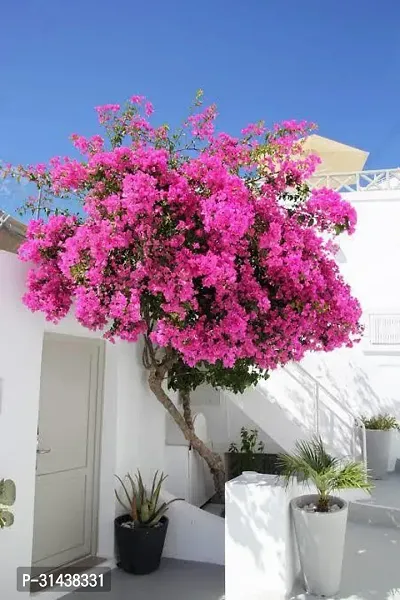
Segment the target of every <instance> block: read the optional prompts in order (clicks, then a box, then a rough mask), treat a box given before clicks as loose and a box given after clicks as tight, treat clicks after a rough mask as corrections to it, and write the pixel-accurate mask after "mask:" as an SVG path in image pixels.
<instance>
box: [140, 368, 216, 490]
mask: <svg viewBox="0 0 400 600" xmlns="http://www.w3.org/2000/svg"><path fill="white" fill-rule="evenodd" d="M167 370H168V367H167V365H166V364H165V365H163V366H158V367H154V366H153V367H151V369H150V375H149V386H150V389H151V391H152V392H153V394H154V395H155V396H156V398H157V400H158V401H159V402H161V404H162V405H163V406H164V408H165V409H166V410H167V411H168V412H169V414H170V415H171V417H172V418H173V419H174V421H175V423H176V424H177V425H178V427H179V429H180V430H181V431H182V433H183V435H184V436H185V439H186V440H188V442H189V443H190V446H191V447H192V448H194V450H196V452H197V453H198V454H199V455H200V456H201V457H202V458H203V459H204V460H205V461H206V463H207V465H208V467H209V469H210V472H211V475H212V477H213V480H214V486H215V491H216V493H217V494H218V496H219V498H220V499H221V501H222V499H223V497H224V488H225V470H224V463H223V461H222V459H221V457H220V455H219V454H218V453H216V452H213V451H212V450H210V448H209V447H208V446H207V445H206V444H205V443H204V442H203V441H202V440H201V439H200V438H199V437H197V435H196V434H195V432H194V427H193V419H192V415H191V410H190V395H189V393H188V392H183V393H181V398H182V404H183V415H182V414H181V413H180V411H179V410H178V409H177V407H176V406H175V404H174V403H173V402H172V400H171V398H170V397H169V396H168V394H166V393H165V391H164V389H163V387H162V383H163V380H164V376H165V374H166V372H167Z"/></svg>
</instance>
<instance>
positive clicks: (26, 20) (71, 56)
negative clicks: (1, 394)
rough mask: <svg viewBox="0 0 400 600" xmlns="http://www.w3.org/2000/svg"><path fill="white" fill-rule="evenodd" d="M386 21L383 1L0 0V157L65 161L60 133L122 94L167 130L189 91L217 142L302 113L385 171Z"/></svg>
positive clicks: (389, 80) (390, 140)
mask: <svg viewBox="0 0 400 600" xmlns="http://www.w3.org/2000/svg"><path fill="white" fill-rule="evenodd" d="M399 22H400V3H399V2H398V1H397V0H381V1H380V2H379V3H377V2H376V0H351V2H345V0H341V1H340V0H336V1H332V0H324V1H321V0H303V1H302V2H300V1H299V0H248V1H247V2H243V1H239V0H231V1H228V0H213V1H212V0H202V1H201V2H188V1H187V0H186V1H183V0H170V1H169V2H167V1H165V0H153V1H152V2H138V1H136V2H135V1H134V0H131V1H128V0H118V1H115V2H109V1H106V0H96V1H95V0H68V1H67V0H65V1H62V0H54V1H53V2H50V1H49V0H16V1H14V2H4V3H3V5H2V8H1V21H0V65H1V80H0V81H1V85H0V159H3V160H4V161H7V162H8V161H10V162H22V163H35V162H43V161H46V160H48V159H49V158H50V157H51V156H53V155H64V154H67V153H68V152H69V151H70V144H69V141H68V136H69V135H70V134H71V133H73V132H79V133H82V134H91V133H94V132H96V127H97V125H96V116H95V113H94V111H93V107H94V106H96V105H99V104H103V103H108V102H120V101H123V100H124V99H125V98H127V97H129V96H131V95H132V94H144V95H146V96H147V97H148V98H149V99H150V100H152V102H153V103H154V105H155V108H156V113H155V118H156V120H157V121H159V122H160V123H161V122H166V121H170V122H172V123H177V122H178V121H179V119H180V118H181V117H182V116H184V115H185V111H186V108H187V106H188V105H189V103H190V101H191V99H192V97H193V96H194V94H195V91H196V90H197V89H198V88H203V89H204V90H205V94H206V99H207V100H209V101H210V102H216V103H217V104H218V108H219V112H220V118H219V128H221V129H224V130H227V131H229V132H231V133H238V132H239V130H240V129H241V127H242V126H243V125H245V124H247V123H248V122H250V121H254V120H258V119H261V118H263V119H265V120H266V122H267V123H273V122H276V121H278V120H281V119H289V118H305V119H308V120H312V121H316V122H317V123H318V124H319V128H320V129H319V132H320V134H321V135H325V136H327V137H332V138H334V139H337V140H338V141H341V142H344V143H347V144H350V145H354V146H357V147H359V148H362V149H365V150H367V151H369V152H370V153H371V156H370V158H369V160H368V163H367V167H368V168H383V167H395V166H399V165H400V114H399V107H400V102H399V99H400V98H399V96H400V37H399V34H398V29H399ZM12 191H13V193H12V194H11V196H9V197H8V198H7V197H4V198H2V197H1V192H0V203H1V204H3V205H4V204H7V205H8V206H7V208H9V209H13V208H14V204H15V202H16V199H15V198H16V196H18V195H19V193H16V194H15V195H14V192H15V190H14V189H13V190H12Z"/></svg>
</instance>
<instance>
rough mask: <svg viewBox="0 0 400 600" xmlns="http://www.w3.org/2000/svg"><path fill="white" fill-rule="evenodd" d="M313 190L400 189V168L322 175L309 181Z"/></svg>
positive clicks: (366, 190) (359, 190) (365, 190)
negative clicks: (321, 188) (323, 188)
mask: <svg viewBox="0 0 400 600" xmlns="http://www.w3.org/2000/svg"><path fill="white" fill-rule="evenodd" d="M308 183H309V185H310V186H311V187H312V188H320V187H328V188H332V189H334V190H336V191H337V192H370V191H373V190H379V191H382V190H396V189H400V168H398V169H383V170H379V171H354V172H349V173H321V174H318V175H313V176H312V177H310V179H309V181H308Z"/></svg>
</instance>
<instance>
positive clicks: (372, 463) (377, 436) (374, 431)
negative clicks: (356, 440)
mask: <svg viewBox="0 0 400 600" xmlns="http://www.w3.org/2000/svg"><path fill="white" fill-rule="evenodd" d="M361 418H362V421H363V423H364V425H365V435H366V441H367V463H368V470H369V471H370V474H371V477H372V478H373V479H383V478H384V477H386V476H387V471H388V465H389V455H390V446H391V443H392V434H393V431H394V430H396V429H397V430H398V429H399V423H398V421H397V419H395V417H392V416H391V415H389V414H387V413H386V414H379V415H376V416H373V417H361Z"/></svg>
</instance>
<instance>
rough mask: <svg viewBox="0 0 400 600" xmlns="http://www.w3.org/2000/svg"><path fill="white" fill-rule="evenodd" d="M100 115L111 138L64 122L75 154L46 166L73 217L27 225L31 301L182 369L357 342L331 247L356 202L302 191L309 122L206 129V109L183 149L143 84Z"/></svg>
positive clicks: (268, 360)
mask: <svg viewBox="0 0 400 600" xmlns="http://www.w3.org/2000/svg"><path fill="white" fill-rule="evenodd" d="M97 112H98V115H99V120H100V123H101V124H103V125H104V126H105V128H106V132H107V135H108V137H109V139H110V141H111V144H110V145H108V146H107V145H106V144H105V142H104V140H103V138H101V137H100V136H94V137H92V138H90V139H86V138H83V137H81V136H78V135H76V134H75V135H74V136H73V142H74V145H75V146H76V147H77V148H78V149H79V150H80V151H81V152H82V153H83V154H84V155H85V161H79V160H76V159H72V158H65V159H60V158H55V159H53V160H52V161H51V163H50V166H49V168H48V169H47V171H46V172H47V173H48V177H49V178H50V179H49V180H50V185H51V186H52V189H53V191H54V192H55V193H57V192H58V191H59V190H62V191H70V192H74V191H77V192H79V193H80V196H81V197H83V198H84V200H83V208H84V210H85V213H86V217H85V218H84V219H83V220H78V219H76V218H74V217H65V216H53V217H50V219H49V220H48V221H47V222H44V221H42V220H37V221H32V222H31V223H30V225H29V228H28V234H27V241H26V242H25V243H24V244H23V245H22V247H21V250H20V257H21V259H22V260H25V261H30V262H32V263H33V266H32V268H31V270H30V272H29V276H28V281H27V286H28V290H27V293H26V294H25V297H24V302H25V303H26V305H27V306H28V307H29V308H30V309H32V310H40V311H43V312H44V313H45V314H46V317H47V318H48V319H50V320H52V321H55V322H57V321H58V320H59V319H61V318H62V317H63V316H65V315H66V314H67V312H68V311H69V310H71V309H72V308H73V309H74V310H75V315H76V318H77V319H78V321H79V322H80V323H81V324H82V325H84V326H85V327H88V328H90V329H99V330H102V331H104V335H105V337H106V338H109V339H111V340H114V339H118V338H119V339H123V340H128V341H135V340H137V339H138V337H139V336H140V335H142V334H146V335H148V336H149V338H150V339H151V340H152V341H153V343H154V344H157V345H159V346H162V347H169V348H172V349H173V350H174V351H175V353H176V354H177V355H178V356H179V357H180V360H181V361H182V362H183V363H184V364H186V365H188V366H190V367H194V366H198V365H200V364H201V365H203V367H204V368H206V367H207V365H215V364H217V363H218V364H221V365H223V367H224V368H226V369H230V368H232V367H234V366H235V365H236V364H239V363H240V364H246V365H247V364H252V365H254V366H256V367H258V368H260V369H268V370H269V369H273V368H275V367H276V366H277V365H280V364H285V363H286V362H287V361H289V360H300V359H301V358H302V357H303V356H304V354H305V353H306V352H307V351H310V350H313V351H315V350H332V349H334V348H336V347H339V346H342V345H351V344H352V343H353V342H354V341H355V340H357V339H358V338H359V335H360V332H361V329H360V325H359V318H360V314H361V310H360V305H359V303H358V301H357V300H356V299H355V298H354V297H352V295H351V290H350V288H349V286H348V285H346V283H345V282H344V281H343V279H342V276H341V274H340V272H339V270H338V266H337V264H336V262H335V257H334V254H333V245H332V238H333V237H334V235H335V234H337V233H340V232H342V231H343V230H345V229H346V230H348V231H349V233H352V231H353V230H354V225H355V213H354V210H353V209H352V208H351V207H350V206H349V204H347V203H346V202H344V201H343V200H342V199H341V198H340V196H339V195H338V194H336V193H335V192H333V191H332V190H329V189H320V190H317V191H312V192H310V191H309V190H308V188H307V178H308V177H309V176H310V174H311V173H312V172H313V170H314V169H315V166H316V164H317V162H318V159H317V158H316V157H314V156H310V155H308V154H306V153H305V151H304V150H303V140H304V138H305V136H306V135H307V132H308V126H307V124H305V123H300V124H299V123H297V122H295V121H287V122H285V123H283V124H281V125H278V126H276V127H274V128H273V129H272V130H271V131H267V129H266V128H265V126H264V125H263V124H262V123H259V124H252V125H250V126H248V127H247V128H245V129H243V131H242V136H241V137H233V136H230V135H228V134H226V133H219V134H215V133H214V121H215V117H216V109H215V106H211V107H209V108H206V109H205V110H203V111H202V112H196V113H194V114H192V115H191V116H190V117H188V119H187V120H186V124H185V127H183V129H182V131H183V132H184V134H183V138H184V140H185V144H184V147H182V135H175V136H173V135H169V133H168V128H167V127H158V128H155V127H153V126H152V125H150V123H149V122H148V116H149V115H150V114H151V113H152V112H153V107H152V105H151V104H150V103H149V102H147V101H146V99H145V98H143V97H141V96H133V97H132V98H131V101H130V103H128V105H127V107H126V108H124V109H121V108H120V106H119V105H116V104H110V105H106V106H104V107H98V108H97ZM189 132H191V133H189ZM193 151H194V152H193ZM42 171H43V167H42V166H40V167H37V168H36V170H35V171H34V172H35V173H36V176H39V175H40V173H41V172H42ZM288 194H290V198H291V200H292V201H291V203H290V206H289V205H288V204H287V202H286V200H287V197H288ZM293 199H294V200H293ZM329 234H333V235H331V236H330V235H329ZM243 361H244V362H243Z"/></svg>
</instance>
